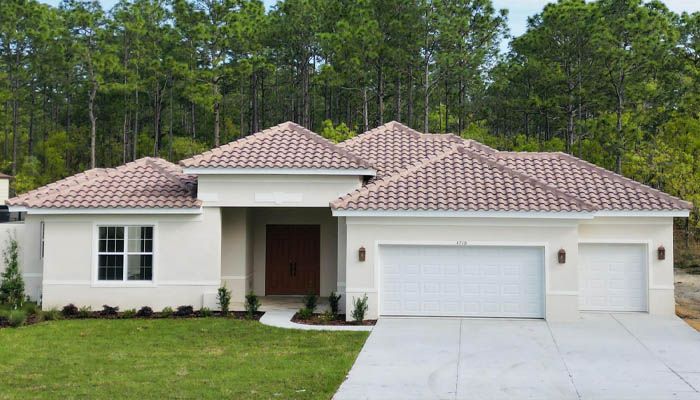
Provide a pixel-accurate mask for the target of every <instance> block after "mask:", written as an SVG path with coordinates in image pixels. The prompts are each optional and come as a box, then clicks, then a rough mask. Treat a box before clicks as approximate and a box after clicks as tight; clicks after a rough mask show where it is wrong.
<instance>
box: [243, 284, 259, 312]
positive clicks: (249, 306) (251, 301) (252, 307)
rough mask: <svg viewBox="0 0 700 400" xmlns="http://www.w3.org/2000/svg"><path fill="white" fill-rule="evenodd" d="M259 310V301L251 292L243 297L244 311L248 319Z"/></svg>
mask: <svg viewBox="0 0 700 400" xmlns="http://www.w3.org/2000/svg"><path fill="white" fill-rule="evenodd" d="M259 308H260V300H259V299H258V296H257V295H256V294H255V293H253V291H252V290H251V291H250V292H249V293H248V294H247V295H245V311H246V314H248V318H252V317H253V315H255V313H257V312H258V309H259Z"/></svg>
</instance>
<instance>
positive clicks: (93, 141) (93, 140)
mask: <svg viewBox="0 0 700 400" xmlns="http://www.w3.org/2000/svg"><path fill="white" fill-rule="evenodd" d="M96 97H97V82H96V81H94V80H93V81H92V87H91V88H90V96H89V101H88V111H89V114H90V168H95V166H96V162H95V155H96V150H97V149H96V146H97V117H96V116H95V98H96Z"/></svg>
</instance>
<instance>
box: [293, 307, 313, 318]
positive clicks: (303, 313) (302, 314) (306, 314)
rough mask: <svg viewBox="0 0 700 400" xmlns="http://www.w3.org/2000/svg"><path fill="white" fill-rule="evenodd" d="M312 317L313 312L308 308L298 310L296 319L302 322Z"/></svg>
mask: <svg viewBox="0 0 700 400" xmlns="http://www.w3.org/2000/svg"><path fill="white" fill-rule="evenodd" d="M313 315H314V311H313V310H312V309H310V308H306V307H304V308H300V309H299V311H298V312H297V317H298V318H299V319H302V320H306V319H309V318H311V317H312V316H313Z"/></svg>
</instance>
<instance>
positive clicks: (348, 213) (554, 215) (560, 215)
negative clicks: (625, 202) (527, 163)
mask: <svg viewBox="0 0 700 400" xmlns="http://www.w3.org/2000/svg"><path fill="white" fill-rule="evenodd" d="M332 213H333V216H334V217H409V218H413V217H415V218H526V219H593V215H594V214H593V213H591V212H588V211H466V210H464V211H459V210H348V209H332Z"/></svg>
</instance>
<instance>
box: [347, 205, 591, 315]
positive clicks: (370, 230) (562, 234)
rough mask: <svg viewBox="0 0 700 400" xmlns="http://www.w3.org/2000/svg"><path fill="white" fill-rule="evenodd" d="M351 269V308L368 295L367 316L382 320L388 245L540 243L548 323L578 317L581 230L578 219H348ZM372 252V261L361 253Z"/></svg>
mask: <svg viewBox="0 0 700 400" xmlns="http://www.w3.org/2000/svg"><path fill="white" fill-rule="evenodd" d="M346 221H347V249H346V254H347V265H346V272H345V273H346V280H345V282H346V285H347V287H346V296H345V305H346V307H347V309H348V310H352V309H353V306H352V300H353V298H357V297H361V296H362V295H363V294H365V293H366V294H367V297H368V299H369V313H368V315H367V318H377V316H378V312H379V307H378V304H379V301H378V290H379V291H380V290H381V288H379V276H380V275H379V270H378V268H377V267H378V265H380V260H379V257H378V253H379V248H380V246H381V244H382V243H385V244H390V243H393V244H398V243H401V244H446V245H464V243H458V242H466V243H467V245H470V244H472V245H478V244H486V245H534V246H542V247H544V248H545V264H546V265H545V268H546V297H545V299H546V300H545V301H546V308H547V314H546V315H547V319H551V320H567V319H573V318H576V317H577V316H578V303H577V297H576V292H577V290H578V287H577V274H578V272H577V270H576V265H577V259H578V229H577V224H576V221H573V220H568V221H567V220H547V219H541V220H540V219H527V220H516V219H477V218H388V217H383V218H382V217H376V218H361V217H347V218H346ZM361 246H364V247H365V248H366V252H367V253H366V261H365V262H360V261H359V260H358V254H357V253H358V249H359V248H360V247H361ZM561 248H563V249H565V250H566V253H567V254H566V257H567V260H566V264H558V262H557V252H558V251H559V249H561Z"/></svg>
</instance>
